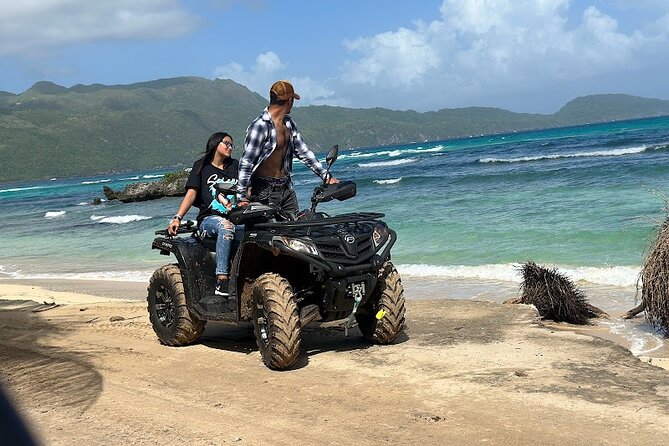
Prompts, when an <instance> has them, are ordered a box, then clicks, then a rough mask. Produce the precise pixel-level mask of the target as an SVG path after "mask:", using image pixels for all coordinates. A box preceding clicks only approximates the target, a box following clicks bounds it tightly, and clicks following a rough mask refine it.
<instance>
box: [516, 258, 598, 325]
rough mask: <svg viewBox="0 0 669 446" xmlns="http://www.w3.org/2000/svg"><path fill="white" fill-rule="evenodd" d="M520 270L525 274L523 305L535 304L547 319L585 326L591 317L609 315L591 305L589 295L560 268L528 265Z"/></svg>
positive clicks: (522, 285)
mask: <svg viewBox="0 0 669 446" xmlns="http://www.w3.org/2000/svg"><path fill="white" fill-rule="evenodd" d="M519 269H520V271H521V274H522V275H523V283H522V284H521V291H522V296H521V298H520V300H521V303H524V304H531V305H534V306H535V307H536V308H537V311H539V314H540V315H541V317H543V318H544V319H551V320H554V321H557V322H569V323H571V324H579V325H585V324H587V323H588V320H589V319H590V318H593V317H598V316H601V315H606V313H604V312H603V311H602V310H600V309H599V308H597V307H593V306H592V305H590V304H589V303H588V302H587V300H586V297H585V294H584V293H583V292H582V291H581V290H580V289H579V288H578V287H577V286H576V285H574V283H573V282H572V281H571V280H570V279H569V278H567V277H565V276H564V275H562V274H560V273H559V272H558V271H557V269H556V268H553V269H547V268H544V267H541V266H538V265H537V264H536V263H534V262H525V263H524V264H523V265H522V266H521V267H520V268H519Z"/></svg>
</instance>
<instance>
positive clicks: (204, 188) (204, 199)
mask: <svg viewBox="0 0 669 446" xmlns="http://www.w3.org/2000/svg"><path fill="white" fill-rule="evenodd" d="M200 164H201V160H198V161H195V164H193V170H191V171H190V176H189V177H188V181H186V189H195V190H196V191H197V198H196V199H195V206H197V207H198V208H200V213H199V214H197V223H198V225H199V224H200V222H202V219H203V218H204V217H206V216H207V215H212V214H218V212H216V211H214V210H213V209H211V207H209V205H210V204H211V201H212V200H213V199H214V197H213V195H212V194H211V191H210V190H209V187H210V186H211V185H212V184H214V183H216V181H218V180H232V179H237V172H238V171H239V161H237V160H236V159H233V158H228V159H227V160H226V163H225V167H224V168H223V169H219V168H218V167H214V166H213V165H212V164H211V163H206V164H205V165H204V166H203V167H202V171H201V172H200V173H199V174H198V170H199V169H200Z"/></svg>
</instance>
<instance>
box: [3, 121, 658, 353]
mask: <svg viewBox="0 0 669 446" xmlns="http://www.w3.org/2000/svg"><path fill="white" fill-rule="evenodd" d="M239 143H240V141H238V144H239ZM332 143H333V144H334V143H337V141H332ZM203 144H204V143H203ZM239 150H240V149H239V148H238V149H236V150H235V152H234V153H233V156H234V157H236V158H239V156H240V152H239ZM321 156H323V157H324V155H321ZM192 161H193V160H184V163H185V164H188V165H190V164H191V163H192ZM332 172H333V174H334V175H335V176H336V177H338V178H340V179H347V180H354V181H355V182H356V183H357V184H358V192H357V196H356V197H355V198H353V199H351V200H348V201H345V202H331V203H325V204H323V205H322V206H321V207H319V209H320V210H324V211H326V212H328V213H331V214H335V213H338V212H349V211H363V210H364V211H379V212H384V213H385V214H386V218H385V220H386V221H387V223H388V224H389V225H390V226H391V227H392V228H394V229H395V230H396V231H397V233H398V241H397V243H396V245H395V247H394V249H393V261H394V263H395V264H396V265H397V266H398V269H399V271H400V273H401V275H402V276H403V277H404V278H405V280H406V283H408V284H414V286H415V287H416V293H415V294H416V296H423V297H430V296H432V295H434V297H446V298H448V297H455V298H459V297H463V298H480V297H481V296H484V297H486V298H487V297H488V296H497V297H496V298H493V300H494V299H498V300H499V299H501V298H502V297H505V298H506V297H511V296H510V295H512V294H515V293H517V290H518V285H519V283H520V276H519V274H518V267H519V265H521V264H522V263H524V262H525V261H528V260H531V261H534V262H536V263H538V264H541V265H544V266H548V267H551V268H552V267H556V268H558V270H559V271H561V272H563V273H565V274H566V275H568V276H569V277H570V278H571V279H572V280H573V281H574V282H576V283H577V284H578V285H579V286H580V287H581V288H582V289H583V290H584V291H585V293H586V296H588V297H590V298H591V301H592V302H593V303H594V304H595V305H598V306H600V307H601V308H602V309H604V310H605V311H609V312H612V314H613V313H619V312H622V311H626V310H628V309H631V308H632V307H633V306H634V300H635V292H636V288H635V286H636V283H637V278H638V275H639V271H640V266H641V264H642V262H643V258H644V255H645V254H646V250H647V249H648V247H649V245H650V243H651V242H652V240H653V237H654V235H655V230H656V228H657V226H658V224H659V223H660V222H661V221H663V220H664V219H665V218H666V216H667V211H666V209H665V205H666V202H665V199H664V194H665V193H666V194H668V195H669V117H656V118H650V119H639V120H631V121H620V122H610V123H604V124H592V125H583V126H578V127H568V128H559V129H547V130H536V131H529V132H514V133H507V134H496V135H472V136H470V137H467V138H460V139H451V140H444V141H436V142H428V141H425V142H412V143H409V144H402V145H397V146H392V147H372V148H366V149H342V150H340V156H339V159H338V161H337V162H336V163H335V164H334V166H333V169H332ZM165 173H166V170H165V169H162V170H150V171H141V172H126V173H119V174H110V175H100V176H91V177H80V178H52V179H49V180H41V181H27V182H20V183H11V184H0V215H1V216H2V226H3V227H2V230H1V231H0V247H1V248H2V249H0V274H3V275H4V276H5V277H14V278H47V279H48V278H54V280H55V279H61V278H71V279H103V280H133V281H148V278H149V277H150V275H151V273H152V271H153V270H154V269H155V268H157V267H158V266H160V265H162V264H164V263H165V262H166V260H167V259H166V258H165V257H163V256H160V255H158V254H157V252H155V251H152V250H151V249H150V247H151V240H152V239H153V237H154V231H155V230H157V229H163V228H164V227H166V226H167V224H168V220H169V218H170V217H171V216H172V215H173V214H174V212H175V211H176V210H177V208H178V205H179V203H180V198H164V199H160V200H154V201H147V202H141V203H127V204H124V203H120V202H117V201H109V202H107V201H103V202H102V203H101V204H99V205H93V204H91V203H92V201H93V199H95V198H104V195H103V193H102V187H103V186H109V187H111V188H112V189H122V188H123V187H125V185H127V184H129V183H131V182H136V181H146V180H154V179H158V178H160V177H161V176H162V175H163V174H165ZM293 178H294V182H295V185H296V190H297V193H298V197H299V200H300V207H301V208H306V207H308V206H309V198H310V196H311V191H312V190H313V187H314V186H315V185H316V184H317V182H318V178H317V177H316V176H315V175H313V174H312V173H311V171H309V170H308V169H306V168H305V167H304V166H303V165H302V164H301V163H299V161H296V162H295V168H294V177H293ZM195 215H196V213H195V211H194V210H191V212H190V213H189V214H188V216H187V218H192V219H194V218H195ZM453 284H458V286H455V287H454V285H453ZM463 289H465V290H470V289H471V290H475V291H472V292H471V293H463V292H462V290H463ZM443 290H450V291H451V293H450V295H449V293H448V292H447V293H444V292H443ZM407 294H408V297H409V298H411V297H412V296H411V295H409V294H410V293H407ZM641 319H643V318H641ZM609 324H610V327H609V328H610V330H611V331H612V332H614V331H618V332H625V333H627V334H630V333H631V334H630V336H632V338H633V342H636V344H637V347H635V348H636V352H635V353H637V354H643V353H647V352H648V351H651V350H653V349H655V348H659V347H655V346H656V345H660V344H661V342H662V341H661V337H659V336H657V335H656V333H655V332H654V331H653V330H652V327H648V326H647V325H646V324H645V322H643V321H642V320H641V321H639V320H638V319H637V321H636V322H633V323H630V322H623V321H619V320H615V319H614V320H613V321H611V322H609ZM632 338H631V339H632ZM642 338H647V340H646V341H639V339H642ZM631 342H632V341H631ZM639 342H640V343H639Z"/></svg>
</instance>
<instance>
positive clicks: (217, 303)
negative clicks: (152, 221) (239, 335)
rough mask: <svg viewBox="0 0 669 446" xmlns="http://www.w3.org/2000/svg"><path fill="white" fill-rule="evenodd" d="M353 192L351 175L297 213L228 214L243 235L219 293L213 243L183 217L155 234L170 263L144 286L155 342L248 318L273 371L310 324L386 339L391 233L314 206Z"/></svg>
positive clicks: (267, 209) (395, 292)
mask: <svg viewBox="0 0 669 446" xmlns="http://www.w3.org/2000/svg"><path fill="white" fill-rule="evenodd" d="M337 154H338V147H337V146H334V147H333V148H332V149H331V150H330V152H328V155H327V158H326V164H327V172H328V174H327V176H326V178H327V177H328V176H329V172H330V168H331V167H332V164H333V163H334V162H335V161H336V159H337ZM355 194H356V184H355V183H354V182H352V181H342V182H340V183H337V184H326V182H325V181H324V182H323V184H319V185H318V186H317V187H316V188H315V189H314V193H313V195H312V197H311V208H310V209H308V210H305V211H302V212H301V213H299V214H298V215H297V216H293V215H286V214H285V213H283V212H281V211H280V210H277V209H275V208H273V207H271V206H267V205H264V204H261V203H258V202H251V203H249V204H248V205H246V206H240V207H238V208H235V209H233V210H232V211H230V213H229V215H228V218H229V219H230V220H231V221H232V222H233V223H234V224H236V225H244V231H243V236H242V237H235V241H234V242H233V247H232V252H231V259H232V260H231V269H230V288H229V297H228V298H224V297H221V296H218V295H215V294H214V287H215V282H216V279H215V278H216V276H215V265H216V259H215V256H216V254H215V243H216V240H215V239H211V238H207V237H204V236H203V235H202V234H201V233H200V232H199V231H198V230H197V226H196V225H195V223H194V222H192V221H188V222H184V223H183V224H182V225H181V226H180V227H179V229H178V231H177V236H174V237H172V236H169V235H168V234H167V232H166V231H165V230H162V231H156V235H158V237H156V238H155V239H154V240H153V243H152V248H153V249H157V250H159V251H160V253H161V254H164V255H170V254H172V255H174V256H175V257H176V260H177V263H175V264H169V265H165V266H162V267H160V268H158V269H157V270H156V271H155V272H154V273H153V276H152V277H151V280H150V283H149V287H148V312H149V319H150V321H151V324H152V326H153V330H154V331H155V332H156V334H157V335H158V339H159V340H160V341H161V342H162V343H163V344H166V345H171V346H180V345H186V344H189V343H192V342H195V341H196V340H197V339H198V338H200V336H202V333H203V331H204V328H205V324H206V322H207V321H210V320H212V321H226V322H233V323H237V324H241V323H247V322H252V323H253V328H254V332H255V337H256V342H257V344H258V348H259V350H260V353H261V355H262V359H263V362H264V363H265V365H267V366H268V367H269V368H271V369H275V370H282V369H286V368H289V367H291V366H292V365H294V364H295V362H296V361H297V359H298V357H299V355H300V344H301V329H302V327H304V326H305V325H307V324H308V323H311V322H316V321H320V322H328V321H337V320H343V322H344V327H345V329H346V330H347V334H348V329H349V328H351V327H353V326H355V325H357V326H358V328H359V330H360V332H361V333H362V335H363V336H364V338H366V339H367V340H368V341H370V342H372V343H375V344H389V343H391V342H393V341H394V340H395V339H397V337H398V336H399V334H400V333H401V332H402V330H403V329H404V324H405V317H404V304H405V301H404V290H403V287H402V282H401V280H400V276H399V274H398V272H397V270H396V269H395V267H394V266H393V264H392V262H391V260H390V249H391V248H392V246H393V245H394V243H395V241H396V240H397V234H396V233H395V231H393V230H392V229H390V228H389V227H388V226H387V225H386V223H384V222H383V221H382V220H381V218H383V217H384V214H381V213H375V212H355V213H347V214H341V215H336V216H330V215H328V214H326V213H324V212H317V211H316V206H317V205H318V204H319V203H322V202H327V201H330V200H333V199H336V200H339V201H342V200H347V199H349V198H352V197H353V196H355ZM183 234H190V235H189V236H188V237H181V236H180V235H183Z"/></svg>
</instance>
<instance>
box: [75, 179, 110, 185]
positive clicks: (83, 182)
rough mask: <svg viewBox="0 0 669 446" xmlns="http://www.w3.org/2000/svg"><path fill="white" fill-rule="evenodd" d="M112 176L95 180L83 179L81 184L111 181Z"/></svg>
mask: <svg viewBox="0 0 669 446" xmlns="http://www.w3.org/2000/svg"><path fill="white" fill-rule="evenodd" d="M110 181H111V178H105V179H104V180H95V181H82V182H81V184H100V183H109V182H110Z"/></svg>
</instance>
